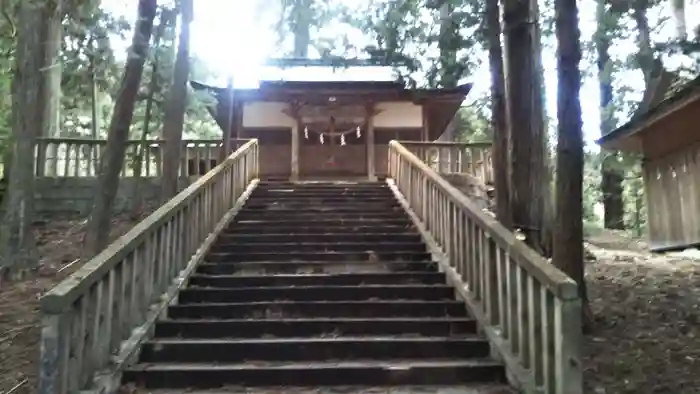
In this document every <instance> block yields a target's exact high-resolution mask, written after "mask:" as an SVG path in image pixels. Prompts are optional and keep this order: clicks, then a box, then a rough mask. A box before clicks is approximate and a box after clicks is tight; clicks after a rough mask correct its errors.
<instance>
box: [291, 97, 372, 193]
mask: <svg viewBox="0 0 700 394" xmlns="http://www.w3.org/2000/svg"><path fill="white" fill-rule="evenodd" d="M369 109H370V108H369V107H367V108H366V107H365V106H361V105H351V106H348V105H346V106H339V105H334V103H333V102H330V103H329V105H325V106H318V105H316V106H308V105H307V106H300V107H298V109H297V119H298V121H299V129H300V133H299V177H300V178H302V179H303V178H326V177H334V178H338V177H351V178H352V177H366V176H367V174H368V165H367V163H368V160H367V156H368V144H367V142H368V139H367V134H368V133H367V125H368V124H371V113H370V112H369Z"/></svg>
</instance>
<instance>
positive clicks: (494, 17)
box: [486, 0, 513, 229]
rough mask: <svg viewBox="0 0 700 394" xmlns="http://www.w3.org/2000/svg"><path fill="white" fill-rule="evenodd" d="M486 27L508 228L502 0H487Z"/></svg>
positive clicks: (503, 217) (500, 206)
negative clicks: (500, 5) (500, 1)
mask: <svg viewBox="0 0 700 394" xmlns="http://www.w3.org/2000/svg"><path fill="white" fill-rule="evenodd" d="M486 24H487V26H486V30H487V32H486V33H487V36H488V43H489V68H490V69H491V125H492V127H493V144H492V147H491V152H492V156H493V176H494V187H495V189H496V218H497V219H498V221H499V222H501V224H503V225H504V226H506V228H508V229H512V228H513V217H512V213H511V211H510V196H509V193H508V161H509V160H508V140H509V136H508V127H507V126H508V125H507V123H506V102H505V82H504V78H503V51H502V49H501V16H500V9H499V7H498V0H487V1H486Z"/></svg>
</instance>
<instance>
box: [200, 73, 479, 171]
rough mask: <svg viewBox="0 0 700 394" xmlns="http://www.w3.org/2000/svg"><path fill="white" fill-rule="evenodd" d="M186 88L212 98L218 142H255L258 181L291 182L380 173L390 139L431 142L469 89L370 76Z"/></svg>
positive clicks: (454, 112)
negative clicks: (249, 86)
mask: <svg viewBox="0 0 700 394" xmlns="http://www.w3.org/2000/svg"><path fill="white" fill-rule="evenodd" d="M191 85H192V87H193V88H194V89H195V90H200V91H201V90H205V91H208V92H210V93H211V94H213V95H214V97H215V98H216V100H217V105H216V106H215V107H214V106H212V107H211V108H210V112H211V113H212V116H214V118H215V119H216V122H217V123H218V124H219V126H220V127H221V128H222V130H223V134H224V135H223V138H224V141H230V140H231V139H233V138H235V139H247V138H256V139H258V142H259V144H260V177H261V178H263V179H291V180H298V179H345V178H349V179H358V178H364V179H370V180H375V179H377V178H381V177H384V176H386V174H387V160H388V158H387V155H388V144H389V142H390V141H391V140H409V141H432V140H435V139H437V138H438V137H439V136H440V135H441V134H442V133H443V131H444V130H445V128H446V127H447V125H448V124H449V122H450V121H451V120H452V118H453V117H454V116H455V114H456V112H457V110H458V109H459V107H460V106H461V104H462V102H463V101H464V99H465V97H466V95H467V94H468V93H469V90H470V88H471V85H469V84H465V85H461V86H458V87H456V88H451V89H406V88H405V87H404V85H403V84H402V83H399V82H376V81H341V82H338V81H333V82H328V81H314V82H309V81H265V82H261V84H260V87H259V88H258V89H230V88H221V87H214V86H209V85H205V84H202V83H199V82H191ZM228 150H229V151H230V150H231V148H229V149H228Z"/></svg>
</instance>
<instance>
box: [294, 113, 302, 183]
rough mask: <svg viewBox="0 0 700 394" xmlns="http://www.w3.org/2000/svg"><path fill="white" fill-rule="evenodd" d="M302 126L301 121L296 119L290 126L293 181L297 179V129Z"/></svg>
mask: <svg viewBox="0 0 700 394" xmlns="http://www.w3.org/2000/svg"><path fill="white" fill-rule="evenodd" d="M301 127H303V126H302V124H301V121H299V120H297V121H296V122H294V126H292V163H291V166H292V173H291V179H292V180H293V181H297V180H299V130H300V128H301Z"/></svg>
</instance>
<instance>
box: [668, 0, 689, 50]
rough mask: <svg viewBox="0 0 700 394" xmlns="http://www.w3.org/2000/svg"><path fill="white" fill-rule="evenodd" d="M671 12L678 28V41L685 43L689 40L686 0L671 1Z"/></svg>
mask: <svg viewBox="0 0 700 394" xmlns="http://www.w3.org/2000/svg"><path fill="white" fill-rule="evenodd" d="M671 11H672V12H673V22H674V25H675V28H676V39H678V40H680V41H685V40H687V39H688V28H687V26H686V23H685V0H671Z"/></svg>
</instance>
